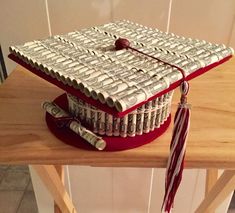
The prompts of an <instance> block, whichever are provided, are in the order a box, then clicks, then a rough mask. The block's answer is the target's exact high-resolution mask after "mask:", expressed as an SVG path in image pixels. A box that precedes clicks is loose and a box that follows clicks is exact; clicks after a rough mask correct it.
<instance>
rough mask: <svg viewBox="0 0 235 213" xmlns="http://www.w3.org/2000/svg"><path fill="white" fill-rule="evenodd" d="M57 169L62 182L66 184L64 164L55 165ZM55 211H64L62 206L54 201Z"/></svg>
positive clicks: (57, 212) (59, 212) (56, 212)
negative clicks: (61, 209)
mask: <svg viewBox="0 0 235 213" xmlns="http://www.w3.org/2000/svg"><path fill="white" fill-rule="evenodd" d="M55 169H56V171H57V173H58V175H59V177H60V179H61V181H62V183H63V184H64V167H63V166H62V165H55ZM54 213H63V212H62V211H60V208H59V206H58V205H57V204H56V202H54Z"/></svg>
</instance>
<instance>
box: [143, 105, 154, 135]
mask: <svg viewBox="0 0 235 213" xmlns="http://www.w3.org/2000/svg"><path fill="white" fill-rule="evenodd" d="M151 109H152V101H149V102H147V103H146V104H145V112H144V130H143V131H144V133H149V131H150V121H151Z"/></svg>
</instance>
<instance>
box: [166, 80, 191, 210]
mask: <svg viewBox="0 0 235 213" xmlns="http://www.w3.org/2000/svg"><path fill="white" fill-rule="evenodd" d="M188 90H189V85H188V82H186V81H184V82H183V83H182V84H181V101H180V103H179V105H178V109H177V111H176V114H175V119H174V129H173V136H172V140H171V145H170V156H169V158H168V163H167V169H166V180H165V196H164V200H163V205H162V210H163V211H164V212H168V213H169V212H171V209H172V208H173V203H174V198H175V194H176V192H177V189H178V187H179V185H180V182H181V179H182V172H183V168H184V156H185V150H186V140H187V135H188V131H189V125H190V106H189V105H188V104H187V98H186V95H187V93H188Z"/></svg>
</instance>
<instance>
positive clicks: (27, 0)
mask: <svg viewBox="0 0 235 213" xmlns="http://www.w3.org/2000/svg"><path fill="white" fill-rule="evenodd" d="M170 5H171V7H170ZM170 8H171V10H170ZM0 9H1V10H0V27H1V28H0V29H1V30H0V43H1V45H2V47H3V52H4V58H5V60H6V66H7V70H8V73H10V72H11V71H12V70H13V68H14V67H15V65H16V64H14V63H13V62H11V61H10V60H9V59H7V54H8V47H9V46H10V45H14V44H20V43H23V42H26V41H29V40H33V39H38V38H43V37H47V36H49V35H50V32H51V33H52V34H59V33H65V32H68V31H72V30H74V29H79V28H82V27H87V26H92V25H97V24H103V23H106V22H109V21H113V20H117V19H130V20H133V21H136V22H139V23H142V24H145V25H147V26H151V27H156V28H159V29H161V30H167V23H168V21H169V30H170V31H171V32H174V33H176V34H180V35H184V36H189V37H194V38H200V39H205V40H208V41H211V42H218V43H225V44H226V45H231V46H233V47H234V48H235V20H234V17H235V1H234V0H226V1H224V0H86V1H85V0H67V1H66V0H18V1H17V0H0ZM47 9H48V10H47Z"/></svg>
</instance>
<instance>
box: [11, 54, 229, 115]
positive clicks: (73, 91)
mask: <svg viewBox="0 0 235 213" xmlns="http://www.w3.org/2000/svg"><path fill="white" fill-rule="evenodd" d="M8 57H9V58H10V59H12V60H13V61H15V62H16V63H18V64H20V65H21V66H23V67H25V68H26V69H28V70H29V71H31V72H32V73H34V74H36V75H38V76H39V77H41V78H43V79H45V80H46V81H48V82H50V83H52V84H54V85H56V86H58V87H60V88H61V89H63V90H65V91H66V92H68V93H71V94H72V95H74V96H76V97H79V98H80V99H82V100H84V101H85V102H87V103H89V104H92V105H93V106H95V107H97V108H99V109H101V110H103V111H104V112H107V113H109V114H111V115H113V116H115V117H123V116H124V115H126V114H128V113H130V112H132V111H133V110H135V109H136V108H138V107H140V106H141V105H143V104H145V103H147V102H148V101H151V100H153V99H155V98H157V97H159V96H161V95H163V94H165V93H167V92H169V91H171V90H173V89H175V88H176V87H178V86H179V85H180V83H181V81H182V80H179V81H177V82H175V83H173V84H171V85H170V87H169V88H167V89H165V90H163V91H162V92H159V93H158V94H156V95H154V96H152V97H151V98H149V99H148V100H146V101H143V102H141V103H139V104H137V105H135V106H133V107H131V108H129V109H127V110H125V111H123V112H118V111H117V110H116V108H114V107H113V108H110V107H109V106H108V105H107V104H102V103H101V102H100V101H98V100H94V99H93V98H89V97H87V96H86V95H85V94H83V93H82V92H80V91H79V90H77V89H74V88H73V87H71V86H68V85H64V84H63V83H62V82H60V81H57V80H56V79H55V78H52V77H51V76H49V75H47V74H45V73H44V72H42V71H40V70H37V69H36V68H34V67H32V66H31V65H29V64H27V63H25V62H24V61H22V60H21V59H20V58H18V57H17V56H15V55H13V54H10V55H8ZM231 57H232V56H228V57H226V58H224V59H222V60H220V61H218V62H215V63H213V64H211V65H209V66H207V67H204V68H201V69H199V70H197V71H195V72H193V73H192V74H190V75H189V76H187V77H186V80H188V81H189V80H191V79H193V78H195V77H197V76H199V75H201V74H203V73H205V72H207V71H208V70H210V69H212V68H214V67H216V66H218V65H220V64H222V63H224V62H225V61H227V60H229V59H230V58H231Z"/></svg>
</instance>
